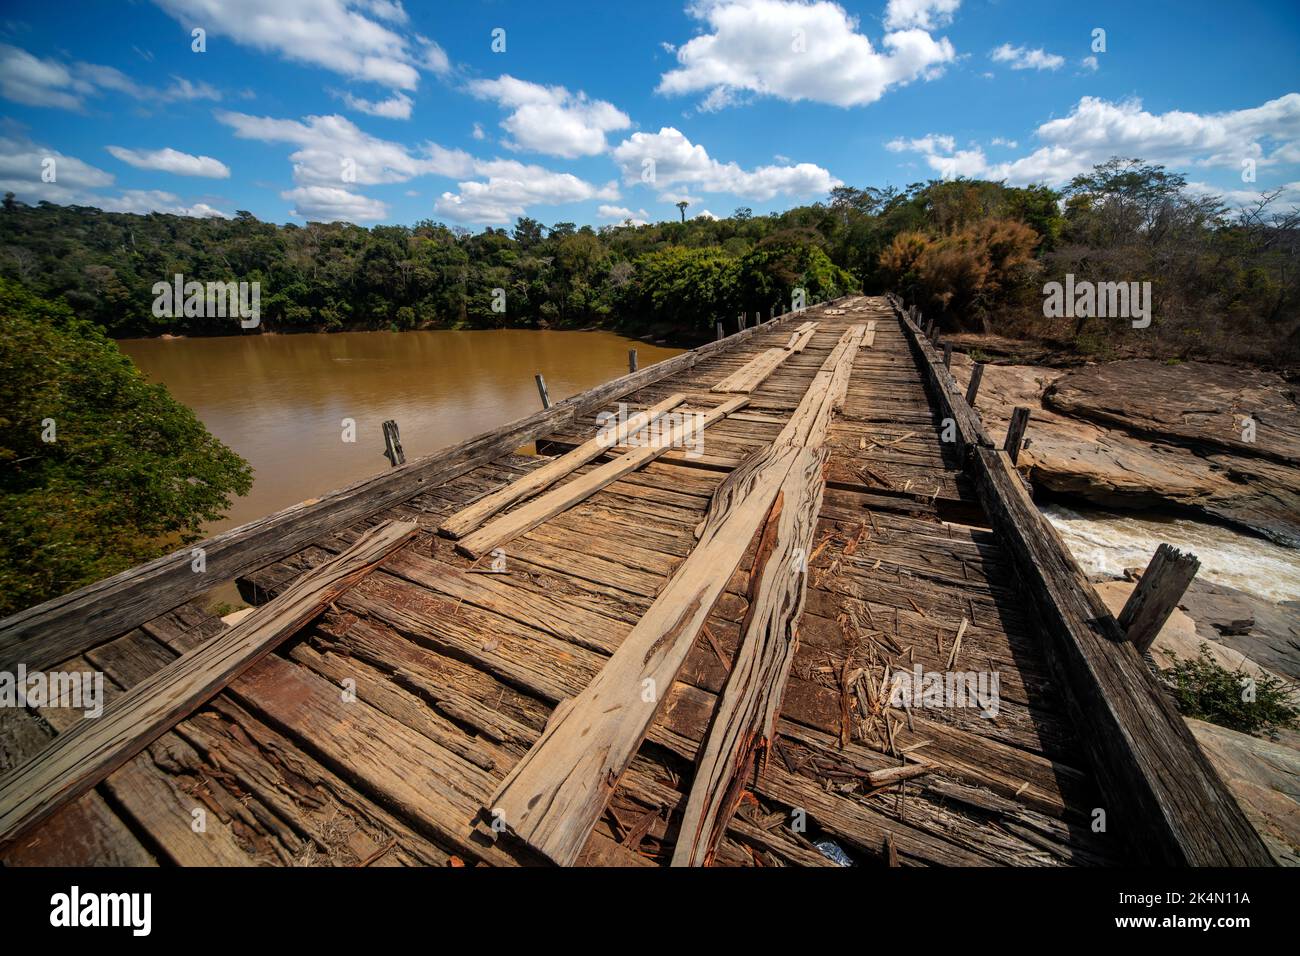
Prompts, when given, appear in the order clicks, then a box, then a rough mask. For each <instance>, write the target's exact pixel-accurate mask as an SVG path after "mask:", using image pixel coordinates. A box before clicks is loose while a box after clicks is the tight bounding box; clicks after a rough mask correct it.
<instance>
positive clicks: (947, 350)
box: [943, 342, 952, 368]
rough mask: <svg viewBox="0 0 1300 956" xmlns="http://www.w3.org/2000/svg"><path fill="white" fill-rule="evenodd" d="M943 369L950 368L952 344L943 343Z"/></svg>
mask: <svg viewBox="0 0 1300 956" xmlns="http://www.w3.org/2000/svg"><path fill="white" fill-rule="evenodd" d="M943 367H944V368H952V343H951V342H944V343H943Z"/></svg>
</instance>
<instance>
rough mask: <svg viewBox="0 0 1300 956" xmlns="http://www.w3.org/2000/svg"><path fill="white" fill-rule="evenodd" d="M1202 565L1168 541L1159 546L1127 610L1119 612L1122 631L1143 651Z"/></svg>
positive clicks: (1129, 601)
mask: <svg viewBox="0 0 1300 956" xmlns="http://www.w3.org/2000/svg"><path fill="white" fill-rule="evenodd" d="M1200 566H1201V562H1200V561H1199V560H1198V559H1197V557H1196V555H1194V554H1192V553H1191V552H1190V551H1188V552H1183V551H1179V550H1178V549H1177V548H1175V547H1173V546H1172V545H1168V544H1162V545H1161V546H1160V547H1158V548H1156V553H1155V554H1153V555H1152V556H1151V563H1150V564H1148V565H1147V569H1146V571H1144V572H1143V574H1142V580H1141V581H1139V582H1138V586H1137V587H1135V588H1134V589H1133V593H1132V594H1130V595H1129V596H1128V601H1127V602H1126V603H1125V604H1124V610H1122V611H1120V612H1119V619H1118V620H1119V627H1120V630H1121V631H1123V632H1124V636H1125V637H1127V638H1128V639H1129V641H1130V642H1132V644H1133V646H1134V647H1136V648H1137V649H1138V653H1139V654H1145V653H1146V652H1147V651H1148V650H1149V649H1150V647H1151V644H1152V643H1153V642H1154V641H1155V639H1156V635H1157V634H1159V633H1160V629H1161V628H1162V627H1164V626H1165V621H1167V620H1169V615H1170V614H1172V613H1173V612H1174V608H1175V607H1177V606H1178V602H1179V601H1180V600H1181V599H1182V597H1183V592H1184V591H1186V590H1187V585H1189V584H1191V583H1192V578H1194V577H1196V571H1197V569H1198V568H1200Z"/></svg>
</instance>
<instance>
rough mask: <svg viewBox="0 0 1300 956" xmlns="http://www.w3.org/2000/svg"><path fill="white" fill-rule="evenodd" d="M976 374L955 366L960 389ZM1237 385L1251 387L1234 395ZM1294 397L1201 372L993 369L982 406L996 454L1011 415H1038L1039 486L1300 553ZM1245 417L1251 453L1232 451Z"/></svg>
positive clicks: (1028, 454)
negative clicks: (1019, 409)
mask: <svg viewBox="0 0 1300 956" xmlns="http://www.w3.org/2000/svg"><path fill="white" fill-rule="evenodd" d="M972 365H973V363H972V362H971V360H970V359H969V358H968V357H967V356H965V355H954V356H953V374H954V375H955V376H956V378H957V380H958V382H960V383H961V384H962V386H963V387H965V385H966V384H967V383H968V382H969V381H970V372H971V368H972ZM1201 375H1204V376H1205V381H1204V382H1202V381H1200V380H1199V378H1198V376H1201ZM1232 375H1237V376H1240V377H1241V379H1242V383H1243V384H1242V385H1241V387H1240V388H1239V389H1238V390H1237V391H1236V392H1233V393H1229V392H1228V383H1226V382H1225V381H1224V378H1225V376H1232ZM1144 376H1146V377H1148V378H1149V380H1150V381H1149V383H1148V382H1147V381H1144V380H1143V377H1144ZM1175 382H1176V383H1177V387H1176V388H1175V387H1174V383H1175ZM1289 388H1290V386H1288V385H1286V383H1285V382H1283V381H1282V379H1281V378H1279V377H1278V376H1275V375H1271V374H1269V373H1264V372H1255V371H1253V370H1250V369H1240V368H1233V367H1230V366H1222V365H1210V364H1207V363H1195V362H1189V363H1186V364H1184V365H1176V366H1166V365H1163V364H1161V363H1159V362H1150V361H1146V360H1134V361H1126V362H1113V363H1110V364H1109V365H1096V366H1089V367H1087V368H1083V369H1075V370H1072V371H1065V370H1061V369H1052V368H1041V367H1037V366H1032V365H989V366H987V367H986V368H985V369H984V377H983V381H982V382H981V384H980V392H979V398H978V400H977V405H978V408H979V411H980V414H981V416H982V417H983V419H984V423H985V425H986V427H987V429H988V432H989V436H990V438H992V439H993V441H994V442H996V443H998V444H1001V442H1002V441H1003V439H1004V437H1005V434H1006V424H1007V421H1008V419H1009V418H1010V416H1011V410H1012V409H1013V408H1015V407H1016V406H1018V405H1023V406H1026V407H1028V408H1030V409H1031V412H1032V414H1031V417H1030V421H1029V430H1028V432H1027V433H1026V436H1027V438H1028V439H1029V445H1028V447H1026V449H1025V450H1024V451H1023V452H1022V453H1021V456H1020V462H1019V464H1020V467H1021V469H1022V470H1024V471H1027V472H1028V473H1029V478H1030V480H1031V481H1032V482H1033V483H1034V485H1035V486H1038V487H1041V488H1044V489H1046V490H1049V491H1052V492H1055V493H1058V494H1068V495H1076V496H1078V497H1080V498H1083V499H1085V500H1087V501H1092V502H1094V503H1096V504H1100V505H1105V506H1110V507H1120V508H1141V507H1152V506H1160V505H1175V506H1183V507H1190V508H1196V509H1198V510H1201V511H1203V512H1205V513H1206V514H1210V515H1213V516H1215V517H1218V518H1221V519H1223V520H1225V521H1230V522H1232V523H1233V524H1236V525H1239V526H1242V527H1245V528H1249V529H1250V530H1252V531H1256V532H1259V533H1260V534H1263V535H1266V536H1267V537H1269V538H1271V539H1273V540H1274V541H1277V542H1279V543H1280V544H1284V545H1288V546H1290V547H1300V465H1296V464H1291V463H1288V462H1287V461H1286V460H1285V459H1286V457H1287V456H1288V455H1291V454H1294V453H1295V451H1296V448H1295V443H1296V431H1297V429H1298V428H1300V425H1298V423H1300V417H1298V416H1297V412H1300V409H1297V408H1296V405H1295V403H1294V394H1293V393H1292V392H1291V391H1288V389H1289ZM1241 409H1248V410H1249V413H1250V414H1251V415H1252V416H1254V418H1255V421H1256V443H1255V444H1254V445H1252V444H1250V443H1247V442H1241V441H1239V440H1238V441H1235V442H1234V441H1233V439H1232V434H1236V435H1237V436H1238V438H1239V437H1240V425H1238V431H1237V432H1235V433H1230V432H1229V429H1230V427H1231V423H1232V422H1233V421H1234V420H1235V421H1237V422H1240V420H1241V415H1242V414H1244V413H1243V412H1241ZM1234 416H1235V418H1234Z"/></svg>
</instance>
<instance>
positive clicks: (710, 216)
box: [691, 209, 718, 222]
mask: <svg viewBox="0 0 1300 956" xmlns="http://www.w3.org/2000/svg"><path fill="white" fill-rule="evenodd" d="M691 218H692V219H712V220H713V221H714V222H717V221H718V217H717V216H715V215H714V214H713V213H711V212H709V211H708V210H707V209H701V210H700V211H699V212H697V213H696V214H695V215H694V216H692V217H691Z"/></svg>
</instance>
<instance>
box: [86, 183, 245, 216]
mask: <svg viewBox="0 0 1300 956" xmlns="http://www.w3.org/2000/svg"><path fill="white" fill-rule="evenodd" d="M94 205H96V206H98V207H99V208H100V209H103V210H104V211H105V212H134V213H139V214H140V215H142V216H143V215H146V214H148V213H151V212H166V213H171V214H172V215H174V216H194V217H196V218H199V219H206V218H210V217H215V218H218V219H229V218H230V216H228V215H227V214H226V213H224V212H222V211H221V210H220V209H213V208H212V207H211V206H209V205H208V204H207V203H202V202H200V203H195V204H194V205H192V206H187V205H185V203H183V202H182V201H181V198H180V197H179V196H177V195H176V194H175V193H169V192H164V191H163V190H161V189H128V190H126V191H124V192H123V193H122V194H121V195H120V196H111V197H105V198H103V199H97V200H96V201H95V203H94Z"/></svg>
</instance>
